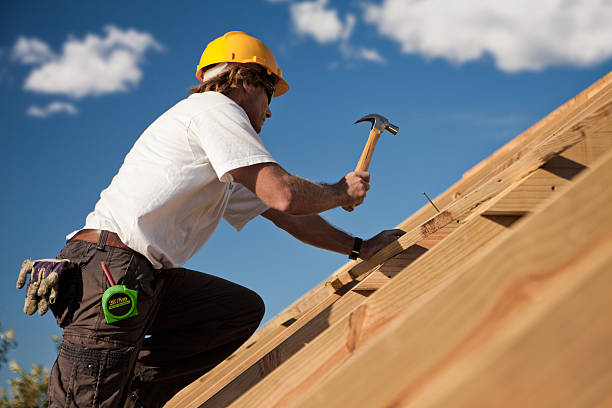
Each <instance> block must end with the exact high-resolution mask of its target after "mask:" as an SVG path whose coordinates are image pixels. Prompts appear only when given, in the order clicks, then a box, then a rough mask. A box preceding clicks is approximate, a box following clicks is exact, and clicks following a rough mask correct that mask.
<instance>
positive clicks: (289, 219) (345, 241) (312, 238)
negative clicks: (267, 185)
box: [262, 209, 354, 254]
mask: <svg viewBox="0 0 612 408" xmlns="http://www.w3.org/2000/svg"><path fill="white" fill-rule="evenodd" d="M262 215H263V216H264V217H266V218H267V219H269V220H271V221H272V222H274V224H275V225H276V226H277V227H279V228H282V229H283V230H285V231H287V232H288V233H289V234H291V235H293V236H294V237H295V238H297V239H299V240H300V241H302V242H304V243H306V244H309V245H312V246H315V247H318V248H322V249H327V250H329V251H334V252H338V253H341V254H349V253H350V252H351V250H352V249H353V244H354V237H353V236H351V235H349V234H347V233H346V232H344V231H342V230H340V229H338V228H336V227H334V226H333V225H331V224H330V223H328V222H327V221H325V220H324V219H323V218H321V217H320V216H318V215H307V216H294V215H290V214H287V213H283V212H281V211H278V210H274V209H269V210H268V211H266V212H265V213H263V214H262Z"/></svg>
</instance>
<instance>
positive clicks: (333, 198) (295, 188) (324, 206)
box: [284, 174, 348, 215]
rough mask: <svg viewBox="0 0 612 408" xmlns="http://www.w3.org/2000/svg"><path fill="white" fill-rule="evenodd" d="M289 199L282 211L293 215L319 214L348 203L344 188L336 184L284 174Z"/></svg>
mask: <svg viewBox="0 0 612 408" xmlns="http://www.w3.org/2000/svg"><path fill="white" fill-rule="evenodd" d="M286 183H287V187H288V188H289V191H290V192H289V201H288V203H287V208H285V209H284V212H286V213H288V214H293V215H309V214H319V213H321V212H323V211H327V210H330V209H332V208H336V207H338V206H341V205H345V204H348V196H347V194H346V193H345V192H344V190H345V189H343V188H342V186H341V185H338V184H333V185H332V184H324V183H315V182H312V181H310V180H306V179H303V178H301V177H299V176H294V175H291V174H288V175H287V176H286Z"/></svg>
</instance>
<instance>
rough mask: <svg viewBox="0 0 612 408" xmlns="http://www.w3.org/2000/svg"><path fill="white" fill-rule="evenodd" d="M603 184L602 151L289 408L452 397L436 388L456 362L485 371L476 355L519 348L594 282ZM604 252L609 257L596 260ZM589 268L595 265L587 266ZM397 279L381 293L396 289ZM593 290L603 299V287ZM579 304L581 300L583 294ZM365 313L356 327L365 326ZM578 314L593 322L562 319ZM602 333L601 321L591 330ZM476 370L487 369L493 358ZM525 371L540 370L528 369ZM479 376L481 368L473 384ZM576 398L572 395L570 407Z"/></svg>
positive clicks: (610, 160) (607, 199)
mask: <svg viewBox="0 0 612 408" xmlns="http://www.w3.org/2000/svg"><path fill="white" fill-rule="evenodd" d="M611 185H612V152H609V153H608V154H606V157H605V158H604V160H602V161H601V162H600V163H598V164H596V165H595V166H594V168H593V169H591V170H587V171H585V172H584V174H582V175H580V176H578V177H577V178H576V181H575V185H573V186H572V187H571V188H569V189H568V190H567V191H566V192H565V193H563V194H562V195H560V196H559V198H558V199H557V200H555V201H553V202H552V203H550V204H549V205H548V206H546V207H544V208H541V209H540V210H539V211H538V212H537V213H535V214H533V215H531V216H530V217H528V218H526V219H525V220H524V221H523V222H520V223H517V225H516V226H515V227H514V228H513V229H512V230H511V231H510V233H508V234H505V235H504V236H502V237H500V239H499V240H496V242H494V243H493V244H492V245H491V246H489V247H487V251H481V253H479V254H478V255H477V256H475V257H473V259H472V260H471V261H470V262H469V263H468V264H467V265H465V266H464V267H463V268H461V271H460V272H458V273H457V274H456V279H453V280H448V281H447V285H446V286H445V287H444V288H440V290H439V291H438V292H437V293H436V295H435V296H433V297H432V298H431V299H430V300H429V301H427V302H424V304H423V305H422V307H420V308H411V309H408V310H406V311H405V312H404V313H403V315H402V316H401V317H400V318H398V319H396V321H394V322H393V323H392V324H390V325H389V326H388V327H387V328H386V329H385V330H382V331H380V332H379V333H378V334H377V335H376V337H375V338H374V339H373V340H372V341H371V342H370V343H369V344H368V346H367V347H364V348H362V349H358V350H357V351H356V352H355V354H354V355H353V356H352V357H351V359H350V360H348V361H347V362H346V363H345V364H343V365H342V366H341V367H340V368H338V369H337V370H335V371H334V372H333V373H331V375H329V376H327V377H326V378H325V379H324V380H323V381H322V382H321V383H320V384H318V385H317V386H316V387H314V388H312V389H310V390H309V392H307V393H306V394H304V395H303V396H301V398H300V400H299V403H297V404H295V405H292V406H295V407H302V408H304V407H321V406H325V407H330V408H331V407H346V406H359V407H364V408H367V407H383V406H398V407H399V406H406V405H407V404H409V403H410V402H411V401H416V400H418V399H419V398H421V397H422V396H427V395H429V396H431V395H432V394H431V393H429V392H428V391H430V390H438V391H445V390H449V389H450V390H451V391H452V390H457V392H459V391H458V390H459V388H456V387H454V385H453V387H454V388H453V387H451V388H448V387H447V386H443V382H442V381H450V379H451V378H452V377H454V378H455V381H462V380H461V379H462V378H463V377H462V376H463V375H464V374H466V371H465V370H466V369H465V367H466V366H465V365H464V364H468V366H469V363H470V362H471V363H473V364H475V367H477V368H478V367H483V366H479V365H478V364H477V363H478V362H479V361H480V360H479V356H480V355H481V354H482V351H483V349H486V350H494V351H495V353H498V354H496V355H502V354H499V353H502V352H501V350H502V349H503V347H504V345H507V344H512V342H516V341H519V339H520V338H521V337H520V336H521V335H523V334H525V333H528V331H529V328H530V327H537V325H538V324H539V322H541V320H540V318H541V316H545V315H546V313H549V312H550V311H553V310H554V309H555V308H556V307H558V306H562V305H564V304H565V303H564V300H563V299H564V296H565V294H568V293H571V292H572V291H574V290H576V289H577V288H579V287H580V285H581V284H582V282H587V281H589V280H590V279H592V278H593V279H598V278H597V276H600V275H599V274H600V270H601V269H600V266H602V267H603V265H607V262H609V256H610V254H612V204H611V203H612V189H610V186H611ZM435 249H436V248H434V249H433V250H432V251H431V252H433V251H434V250H435ZM604 255H605V256H607V257H608V258H607V260H604V261H601V262H600V260H601V259H602V258H601V256H604ZM425 257H426V256H423V257H422V258H421V259H425ZM415 264H416V262H415ZM589 265H597V267H595V268H589ZM604 270H605V271H606V274H607V275H606V276H608V278H606V279H607V280H609V274H610V269H609V268H605V267H604ZM401 276H403V275H400V276H398V278H397V279H395V280H394V281H393V282H392V283H391V284H390V285H389V287H391V286H394V285H395V284H396V282H399V278H400V277H401ZM604 287H605V288H607V287H608V286H607V285H606V286H604ZM386 288H387V287H385V288H382V289H381V290H380V291H378V292H376V293H375V294H374V295H372V297H371V298H369V300H371V299H374V297H375V296H376V295H378V294H382V293H383V290H385V289H386ZM599 293H600V296H606V297H607V296H608V294H607V292H606V291H605V290H604V292H603V294H602V292H601V291H600V292H599ZM581 299H585V301H588V296H584V297H581ZM597 302H600V300H597ZM597 304H599V303H596V305H597ZM595 309H596V310H597V308H595ZM602 310H607V309H599V313H600V314H601V312H602ZM368 313H369V311H368ZM368 313H366V316H365V317H364V321H367V320H368V316H367V314H368ZM604 315H605V313H604ZM586 317H591V316H589V315H587V316H585V315H583V314H582V313H579V312H576V313H575V314H573V315H571V316H569V317H568V318H569V319H584V318H586ZM605 324H606V325H607V322H605ZM608 326H609V325H608ZM547 327H550V326H547ZM601 328H602V325H601V324H599V325H598V326H597V328H596V332H597V333H599V332H600V330H601ZM608 330H609V329H608ZM584 335H585V336H589V334H588V333H584ZM547 338H548V339H549V340H553V339H556V340H558V337H556V336H555V335H554V333H548V336H547ZM591 339H593V338H592V337H591ZM595 341H598V340H597V339H595ZM599 341H602V342H603V343H600V344H603V346H602V347H601V348H600V350H602V351H603V350H604V349H605V352H604V354H605V355H604V356H599V355H598V357H597V358H603V359H608V358H610V351H609V350H610V349H609V347H607V345H609V343H608V342H607V341H605V338H604V339H601V338H600V339H599ZM514 344H517V343H514ZM583 344H585V343H583ZM547 346H548V347H550V348H551V355H554V356H555V358H558V359H561V360H562V359H564V358H565V357H564V353H563V351H564V348H563V346H564V344H563V343H559V342H558V341H552V342H551V343H547ZM496 347H498V348H496ZM492 353H493V352H492ZM585 353H588V350H584V349H583V350H582V352H581V355H583V356H584V355H585ZM508 358H510V356H508ZM572 358H574V357H572ZM572 361H575V360H572ZM606 361H607V360H606ZM482 363H483V364H484V363H488V364H489V367H490V369H491V370H494V369H495V368H494V364H493V363H494V361H491V360H488V361H484V362H482ZM607 368H609V367H607ZM529 369H530V370H534V371H537V370H539V368H538V366H537V363H535V362H534V363H532V364H531V365H530V366H529ZM367 373H375V375H367ZM467 374H470V373H469V372H468V373H467ZM485 374H486V373H485V372H484V371H482V376H481V377H479V378H483V376H485ZM524 374H525V373H524V372H523V370H521V369H519V370H518V371H513V372H512V375H513V377H512V378H513V379H516V378H518V377H519V376H522V375H524ZM559 375H563V373H559ZM568 375H569V376H576V375H577V373H568ZM604 377H605V381H607V382H606V383H605V384H604V385H605V389H606V390H610V389H612V383H610V382H609V381H610V375H609V373H608V374H607V375H605V376H604ZM469 378H470V377H469V376H468V377H467V380H466V381H468V380H469ZM497 378H500V377H499V376H498V377H497ZM540 378H541V377H540ZM500 379H501V378H500ZM601 379H602V378H600V377H597V376H595V377H589V378H586V379H585V380H584V381H582V380H581V381H579V382H576V383H574V382H572V379H571V377H568V381H567V382H569V383H572V384H574V385H575V384H579V383H591V384H594V383H597V382H598V381H600V380H601ZM559 385H560V384H556V387H555V388H556V389H558V388H559ZM499 386H500V387H503V384H499ZM439 387H442V388H439ZM571 389H572V390H573V391H575V392H578V393H583V394H582V395H586V394H588V393H589V390H581V389H580V387H578V386H573V387H572V388H571ZM600 389H601V387H600ZM445 392H446V391H445ZM564 394H565V393H564ZM449 395H450V394H449ZM580 396H581V394H579V395H576V396H574V397H573V398H574V400H578V399H579V398H580ZM600 396H601V395H600ZM606 397H609V394H608V395H607V396H606ZM552 398H554V396H553V397H552ZM476 401H477V403H476V405H483V406H487V405H488V404H487V400H486V394H485V395H484V396H482V398H480V399H479V398H477V399H476ZM478 402H479V403H478ZM494 405H495V404H494ZM546 405H547V406H554V404H546ZM440 406H441V405H440ZM582 406H585V407H586V406H589V405H588V404H584V405H582ZM590 406H592V405H590Z"/></svg>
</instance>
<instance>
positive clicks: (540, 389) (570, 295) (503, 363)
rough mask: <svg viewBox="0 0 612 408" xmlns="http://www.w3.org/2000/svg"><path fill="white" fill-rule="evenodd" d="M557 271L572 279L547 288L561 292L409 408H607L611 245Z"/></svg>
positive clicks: (610, 396) (611, 394) (611, 395)
mask: <svg viewBox="0 0 612 408" xmlns="http://www.w3.org/2000/svg"><path fill="white" fill-rule="evenodd" d="M563 273H564V274H565V273H567V274H568V275H569V274H572V275H573V276H571V277H569V276H568V277H567V278H564V280H563V281H561V282H558V284H559V285H557V287H556V288H554V289H553V288H551V291H552V290H556V291H558V292H562V293H546V294H542V296H541V298H540V299H538V300H539V301H540V302H541V303H540V304H539V305H534V307H532V308H531V309H530V310H529V311H528V312H527V313H525V314H524V315H522V316H521V318H520V320H519V319H517V322H516V323H515V324H513V325H512V327H508V328H507V329H508V331H510V330H511V331H513V332H516V333H507V334H506V336H504V337H505V338H503V339H502V338H501V337H502V334H501V333H499V334H498V335H497V336H495V338H492V339H491V340H490V341H489V342H488V344H486V345H485V346H484V347H482V348H481V349H480V350H479V352H478V355H476V356H473V357H471V358H467V359H465V360H464V361H462V362H461V363H458V365H457V366H455V367H454V368H453V369H452V371H447V374H446V375H443V376H440V378H439V379H437V380H436V381H435V383H432V384H431V385H429V386H428V387H427V388H426V389H424V390H423V391H422V392H421V393H420V394H419V397H417V398H415V399H414V400H412V402H411V404H410V406H413V407H424V406H427V407H449V406H452V407H466V408H467V407H475V406H483V405H485V406H490V407H527V406H533V407H562V406H567V407H584V408H590V407H596V406H602V407H603V406H610V403H612V370H610V367H612V353H611V352H610V344H612V325H611V324H610V318H609V315H608V314H607V313H602V311H609V310H612V297H611V296H610V287H612V240H608V241H607V244H606V243H601V244H600V245H597V246H596V247H594V248H592V249H591V250H589V254H588V256H585V257H582V258H581V259H580V260H579V261H578V264H576V265H571V266H570V270H567V271H565V272H563ZM571 278H574V279H571ZM500 331H501V330H500ZM508 337H509V338H508ZM457 372H461V373H462V375H460V376H458V375H454V374H456V373H457ZM606 404H607V405H606Z"/></svg>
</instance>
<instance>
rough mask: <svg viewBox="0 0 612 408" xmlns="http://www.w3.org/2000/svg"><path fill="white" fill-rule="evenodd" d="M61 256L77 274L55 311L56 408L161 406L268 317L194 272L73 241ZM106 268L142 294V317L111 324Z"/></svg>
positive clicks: (229, 287)
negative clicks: (132, 402)
mask: <svg viewBox="0 0 612 408" xmlns="http://www.w3.org/2000/svg"><path fill="white" fill-rule="evenodd" d="M59 258H67V259H70V260H72V261H73V262H75V263H77V264H78V265H79V266H80V268H78V269H77V272H75V273H73V274H71V275H70V276H69V277H68V278H66V277H65V276H62V281H61V286H60V288H59V298H58V301H57V302H56V303H55V304H54V305H53V308H52V310H53V313H54V315H55V317H56V319H57V321H58V324H59V326H60V327H63V328H64V332H63V341H62V344H61V346H60V350H59V353H58V356H57V359H56V361H55V363H54V364H53V368H52V371H51V378H50V380H49V401H50V407H123V403H124V401H125V400H126V398H127V396H128V395H135V396H136V397H137V398H138V400H139V401H140V402H141V403H142V404H143V405H144V406H145V407H147V408H148V407H161V406H163V405H164V403H165V402H166V401H168V400H169V399H170V398H172V396H173V395H174V394H175V393H177V392H178V391H179V390H181V389H182V388H183V387H185V386H186V385H188V384H189V383H191V382H192V381H194V380H195V379H197V378H198V377H200V376H201V375H202V374H204V373H205V372H206V371H208V370H210V369H211V368H212V367H214V366H215V365H217V364H219V363H220V362H221V361H223V360H224V359H225V358H226V357H228V356H229V355H230V354H231V353H232V352H233V351H234V350H236V349H237V348H238V347H239V346H240V345H241V344H242V343H244V342H245V341H246V340H247V339H248V338H249V336H250V335H251V334H252V333H253V332H254V331H255V329H256V328H257V326H258V325H259V322H260V321H261V319H262V317H263V313H264V305H263V301H262V300H261V298H260V297H259V296H258V295H257V294H256V293H255V292H253V291H251V290H249V289H246V288H244V287H242V286H239V285H237V284H234V283H232V282H229V281H226V280H224V279H221V278H218V277H215V276H211V275H207V274H205V273H201V272H196V271H191V270H189V269H184V268H177V269H162V270H156V269H153V267H152V266H151V264H150V263H149V261H148V260H147V259H146V258H145V257H144V256H142V255H140V254H138V253H136V252H133V251H130V250H125V249H120V248H116V247H112V246H106V245H103V243H101V242H98V243H97V244H96V243H89V242H83V241H70V242H68V243H67V244H66V246H65V247H64V249H63V250H62V251H61V253H60V255H59ZM100 261H104V262H105V263H106V265H107V266H108V269H109V270H110V273H111V275H112V276H113V278H114V280H115V282H116V283H117V284H120V285H126V286H127V287H128V288H130V289H134V290H138V302H137V308H138V316H135V317H131V318H128V319H125V320H120V321H118V322H115V323H111V324H109V323H106V320H105V318H104V314H103V310H102V306H101V304H102V302H101V299H102V294H103V292H104V291H105V290H106V289H107V288H108V287H109V286H110V285H109V283H108V280H107V278H106V276H105V275H104V271H103V270H102V268H101V266H100Z"/></svg>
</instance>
